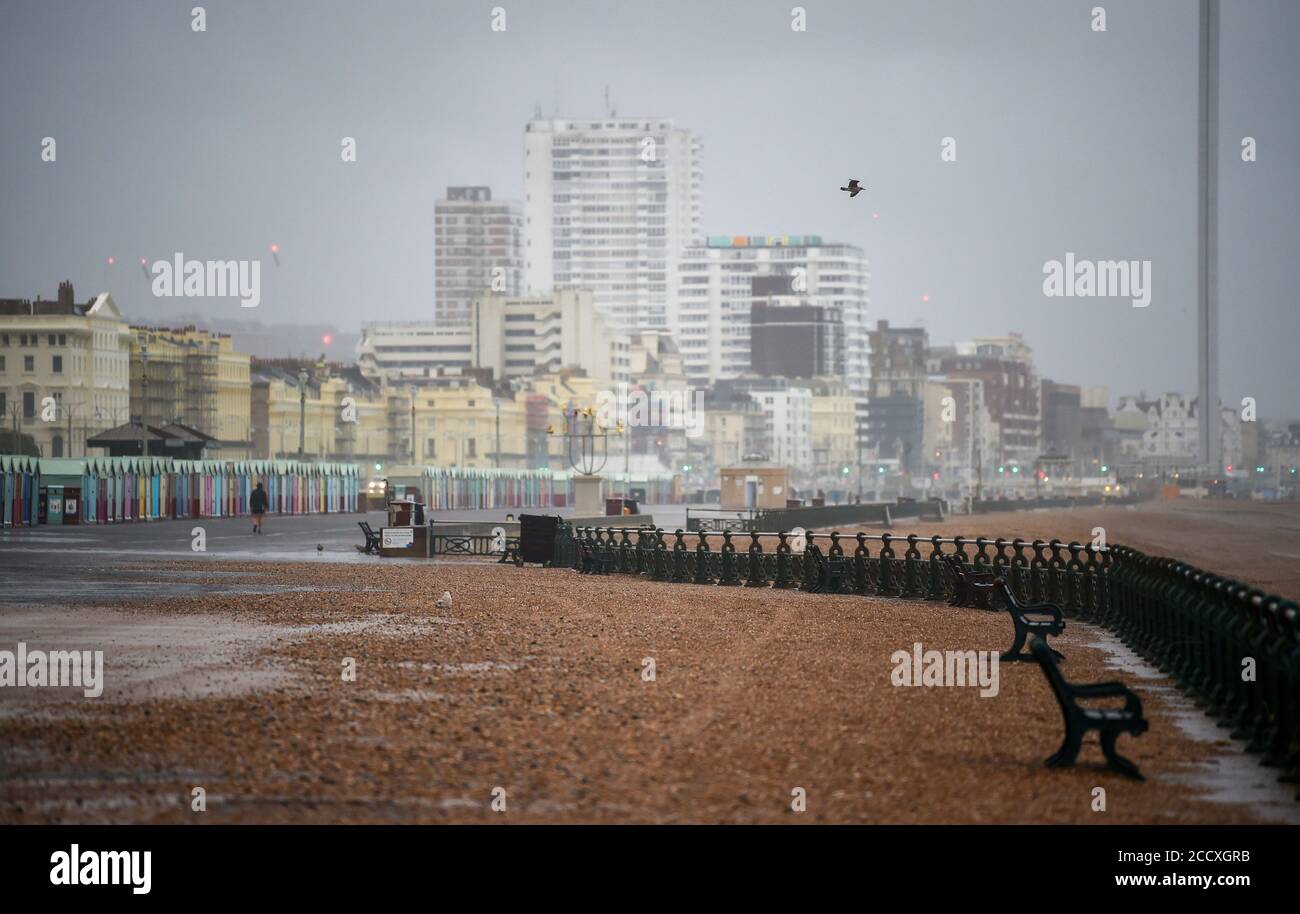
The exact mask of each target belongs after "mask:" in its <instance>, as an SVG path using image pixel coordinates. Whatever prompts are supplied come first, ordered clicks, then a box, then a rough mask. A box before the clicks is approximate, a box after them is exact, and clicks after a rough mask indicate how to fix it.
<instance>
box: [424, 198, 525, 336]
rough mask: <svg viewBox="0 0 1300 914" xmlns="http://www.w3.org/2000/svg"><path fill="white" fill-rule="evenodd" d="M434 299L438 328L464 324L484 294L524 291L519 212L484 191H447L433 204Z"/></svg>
mask: <svg viewBox="0 0 1300 914" xmlns="http://www.w3.org/2000/svg"><path fill="white" fill-rule="evenodd" d="M433 231H434V270H435V274H436V275H435V277H434V279H435V286H434V289H435V292H436V295H435V298H434V317H435V320H436V322H437V323H438V325H439V326H458V325H464V324H467V323H469V303H470V302H471V301H472V300H473V299H474V298H475V297H477V296H479V295H483V294H485V293H487V292H499V293H501V294H504V295H519V294H521V293H522V292H523V287H524V214H523V211H522V210H521V209H520V206H519V204H518V203H516V202H515V201H513V200H493V199H492V189H491V188H490V187H449V188H447V196H446V198H444V199H442V200H439V201H438V202H437V203H435V204H434V205H433Z"/></svg>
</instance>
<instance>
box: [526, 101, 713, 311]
mask: <svg viewBox="0 0 1300 914" xmlns="http://www.w3.org/2000/svg"><path fill="white" fill-rule="evenodd" d="M524 187H525V191H526V193H525V199H524V202H525V207H526V210H527V220H526V221H527V224H526V227H525V229H526V230H525V237H526V239H527V244H526V248H525V251H524V259H525V261H526V273H527V283H528V289H529V291H530V293H532V294H546V293H549V292H551V291H552V290H554V289H566V288H567V289H589V290H591V292H592V296H593V299H594V301H595V304H596V307H597V308H598V309H599V310H600V311H601V313H602V314H603V315H604V316H605V320H606V322H607V323H608V325H609V326H610V329H611V330H613V331H615V332H633V331H637V330H666V329H668V327H669V317H670V315H669V309H670V305H671V303H672V301H673V291H674V283H675V280H676V272H677V264H678V260H679V258H680V256H681V251H682V249H683V248H685V247H686V246H687V245H689V244H691V243H693V242H694V241H695V240H696V239H697V237H698V235H699V231H700V141H699V140H698V139H696V138H695V137H694V136H693V135H692V134H691V133H690V132H689V131H687V130H684V129H682V128H679V127H675V126H673V123H672V122H671V121H666V120H659V119H647V118H618V117H613V116H611V117H609V118H607V119H604V120H591V121H575V120H556V119H535V120H532V121H530V122H529V123H528V126H527V129H526V132H525V134H524Z"/></svg>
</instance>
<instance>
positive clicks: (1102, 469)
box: [1101, 463, 1110, 473]
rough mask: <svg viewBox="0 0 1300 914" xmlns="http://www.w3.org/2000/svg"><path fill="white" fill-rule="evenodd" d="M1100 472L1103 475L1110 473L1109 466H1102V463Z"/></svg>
mask: <svg viewBox="0 0 1300 914" xmlns="http://www.w3.org/2000/svg"><path fill="white" fill-rule="evenodd" d="M1101 471H1102V472H1103V473H1108V472H1110V466H1109V465H1108V464H1104V463H1103V464H1102V465H1101Z"/></svg>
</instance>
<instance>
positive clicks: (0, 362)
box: [0, 355, 5, 412]
mask: <svg viewBox="0 0 1300 914" xmlns="http://www.w3.org/2000/svg"><path fill="white" fill-rule="evenodd" d="M4 370H5V357H4V356H2V355H0V371H4ZM0 412H4V410H0Z"/></svg>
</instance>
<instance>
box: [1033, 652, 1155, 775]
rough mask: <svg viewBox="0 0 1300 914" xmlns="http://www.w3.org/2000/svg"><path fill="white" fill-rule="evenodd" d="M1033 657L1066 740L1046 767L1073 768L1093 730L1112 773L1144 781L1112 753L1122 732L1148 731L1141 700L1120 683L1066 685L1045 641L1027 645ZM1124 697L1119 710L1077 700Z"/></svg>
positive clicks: (1068, 683)
mask: <svg viewBox="0 0 1300 914" xmlns="http://www.w3.org/2000/svg"><path fill="white" fill-rule="evenodd" d="M1029 650H1030V651H1031V652H1032V654H1033V658H1034V659H1035V660H1037V661H1038V665H1039V666H1041V667H1042V668H1043V675H1044V676H1046V677H1047V682H1048V684H1049V685H1050V686H1051V687H1052V693H1053V694H1054V695H1056V700H1057V702H1058V703H1059V704H1060V706H1061V716H1062V717H1063V718H1064V719H1065V740H1064V741H1063V742H1062V743H1061V748H1060V749H1058V750H1056V752H1054V753H1053V754H1052V755H1051V756H1049V757H1048V758H1047V761H1046V763H1045V764H1046V765H1047V767H1048V768H1063V767H1066V766H1069V765H1073V764H1074V762H1075V759H1077V758H1078V757H1079V748H1080V747H1081V746H1082V745H1083V737H1084V735H1085V734H1086V733H1087V732H1088V731H1089V730H1096V731H1097V733H1098V735H1099V736H1100V737H1101V751H1102V752H1103V753H1104V754H1105V756H1106V763H1107V764H1108V765H1109V766H1110V767H1111V768H1112V769H1114V770H1115V771H1118V772H1119V773H1120V774H1123V775H1126V776H1128V777H1131V778H1134V779H1135V780H1139V781H1144V780H1146V778H1144V777H1142V772H1141V771H1139V770H1138V767H1137V765H1135V764H1133V763H1132V762H1131V761H1129V760H1128V759H1126V758H1124V756H1122V755H1120V754H1119V753H1118V752H1116V751H1115V739H1116V738H1117V737H1118V736H1119V735H1120V734H1121V733H1132V734H1133V735H1134V736H1138V735H1140V734H1143V733H1145V732H1146V731H1147V728H1148V727H1149V724H1148V723H1147V720H1146V718H1145V717H1143V716H1142V699H1140V698H1138V696H1137V695H1136V694H1135V693H1134V692H1133V690H1132V689H1130V688H1129V687H1128V686H1126V685H1124V683H1122V682H1099V683H1095V684H1092V685H1076V684H1074V683H1072V682H1066V681H1065V677H1064V676H1062V675H1061V669H1060V667H1058V666H1057V665H1056V657H1055V656H1054V652H1053V651H1052V649H1051V648H1050V647H1048V646H1047V642H1046V641H1044V640H1043V639H1042V638H1035V639H1034V640H1033V641H1032V642H1031V643H1030V645H1029ZM1091 698H1123V699H1124V707H1122V708H1084V707H1081V706H1080V705H1079V700H1080V699H1091Z"/></svg>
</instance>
